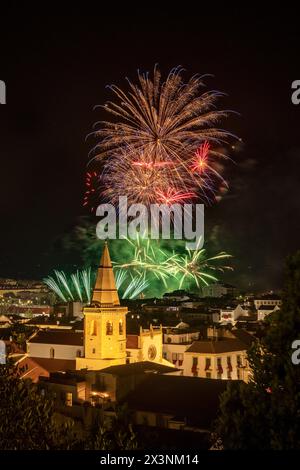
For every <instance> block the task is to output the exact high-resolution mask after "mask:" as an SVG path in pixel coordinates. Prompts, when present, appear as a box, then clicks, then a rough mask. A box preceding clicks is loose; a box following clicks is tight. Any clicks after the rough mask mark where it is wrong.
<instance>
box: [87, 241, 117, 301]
mask: <svg viewBox="0 0 300 470" xmlns="http://www.w3.org/2000/svg"><path fill="white" fill-rule="evenodd" d="M93 302H99V304H100V305H103V306H110V305H112V306H114V305H120V301H119V296H118V291H117V288H116V283H115V277H114V273H113V268H112V264H111V260H110V255H109V250H108V245H107V242H105V245H104V249H103V252H102V256H101V261H100V266H99V267H98V272H97V278H96V283H95V287H94V290H93V297H92V303H93Z"/></svg>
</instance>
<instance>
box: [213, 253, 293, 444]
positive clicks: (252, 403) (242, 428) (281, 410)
mask: <svg viewBox="0 0 300 470" xmlns="http://www.w3.org/2000/svg"><path fill="white" fill-rule="evenodd" d="M296 339H300V251H299V252H297V253H296V254H295V255H294V256H292V257H289V258H288V260H287V263H286V274H285V288H284V292H283V298H282V307H281V309H280V310H279V311H276V312H274V313H272V314H271V315H269V317H268V318H267V319H266V321H265V334H264V335H263V336H262V338H261V339H260V341H259V342H258V341H257V342H256V343H255V344H254V345H253V347H252V348H251V350H250V351H249V353H248V359H249V364H250V367H251V369H252V377H251V380H250V382H249V384H245V383H240V382H236V383H232V384H230V386H229V387H228V389H227V390H226V392H225V393H224V394H223V395H222V397H221V404H220V413H219V417H218V419H217V422H216V428H215V435H214V438H220V439H221V441H222V445H223V448H224V449H273V450H282V449H300V419H299V418H300V365H294V364H293V363H292V360H291V356H292V353H293V349H292V343H293V342H294V341H295V340H296Z"/></svg>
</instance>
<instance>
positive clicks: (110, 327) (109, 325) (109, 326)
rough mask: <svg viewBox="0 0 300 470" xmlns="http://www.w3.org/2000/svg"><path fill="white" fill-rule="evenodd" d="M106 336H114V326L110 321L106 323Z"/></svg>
mask: <svg viewBox="0 0 300 470" xmlns="http://www.w3.org/2000/svg"><path fill="white" fill-rule="evenodd" d="M106 334H107V335H112V334H113V324H112V322H110V321H108V322H107V323H106Z"/></svg>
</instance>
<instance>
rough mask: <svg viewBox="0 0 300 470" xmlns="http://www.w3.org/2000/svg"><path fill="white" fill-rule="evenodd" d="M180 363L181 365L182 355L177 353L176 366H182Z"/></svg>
mask: <svg viewBox="0 0 300 470" xmlns="http://www.w3.org/2000/svg"><path fill="white" fill-rule="evenodd" d="M182 363H183V354H182V353H179V354H178V365H179V366H182Z"/></svg>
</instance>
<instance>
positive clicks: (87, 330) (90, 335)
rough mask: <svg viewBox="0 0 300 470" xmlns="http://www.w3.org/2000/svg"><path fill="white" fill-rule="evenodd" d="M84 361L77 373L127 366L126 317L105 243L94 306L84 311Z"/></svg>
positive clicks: (78, 363)
mask: <svg viewBox="0 0 300 470" xmlns="http://www.w3.org/2000/svg"><path fill="white" fill-rule="evenodd" d="M83 313H84V357H81V358H77V359H76V369H89V370H100V369H103V368H105V367H108V366H112V365H121V364H125V363H126V314H127V307H121V306H120V301H119V296H118V292H117V289H116V284H115V278H114V273H113V269H112V264H111V260H110V256H109V251H108V246H107V243H105V246H104V250H103V253H102V257H101V261H100V266H99V268H98V273H97V279H96V284H95V288H94V291H93V297H92V302H91V305H89V306H88V307H85V308H84V311H83Z"/></svg>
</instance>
